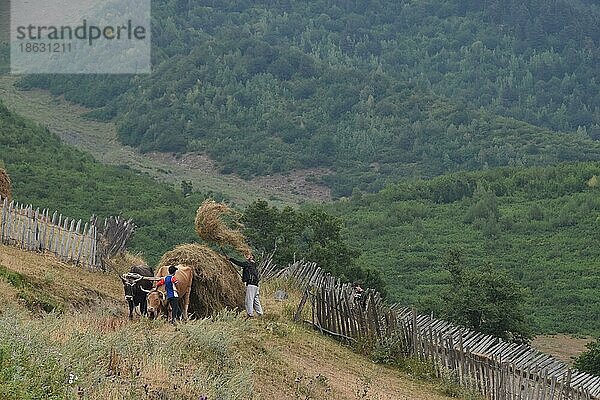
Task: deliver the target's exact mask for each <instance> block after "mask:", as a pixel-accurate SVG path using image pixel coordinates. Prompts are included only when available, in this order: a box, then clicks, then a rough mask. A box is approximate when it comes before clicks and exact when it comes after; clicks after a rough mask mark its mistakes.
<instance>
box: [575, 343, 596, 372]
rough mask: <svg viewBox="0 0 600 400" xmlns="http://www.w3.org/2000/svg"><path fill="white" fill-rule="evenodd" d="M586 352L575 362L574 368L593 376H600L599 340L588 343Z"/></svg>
mask: <svg viewBox="0 0 600 400" xmlns="http://www.w3.org/2000/svg"><path fill="white" fill-rule="evenodd" d="M585 347H587V349H588V350H587V351H586V352H584V353H582V354H581V355H580V356H579V357H577V359H576V360H575V364H574V365H575V368H577V369H578V370H580V371H583V372H588V373H590V374H594V375H600V338H598V339H596V341H595V342H591V343H588V344H587V345H586V346H585Z"/></svg>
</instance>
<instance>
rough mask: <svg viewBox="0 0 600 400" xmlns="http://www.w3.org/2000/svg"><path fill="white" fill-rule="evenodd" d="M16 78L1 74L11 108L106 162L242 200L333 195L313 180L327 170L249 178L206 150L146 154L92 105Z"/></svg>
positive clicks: (0, 91) (2, 95)
mask: <svg viewBox="0 0 600 400" xmlns="http://www.w3.org/2000/svg"><path fill="white" fill-rule="evenodd" d="M16 80H17V78H16V77H14V76H9V75H3V76H0V100H2V102H3V103H4V104H5V105H6V106H7V107H8V108H9V109H10V110H12V111H14V112H16V113H17V114H20V115H22V116H24V117H27V118H29V119H31V120H33V121H35V122H37V123H39V124H40V125H42V126H45V127H48V128H49V129H50V131H51V132H54V133H56V134H57V135H58V136H59V137H60V138H61V139H62V140H63V141H64V142H65V143H68V144H70V145H72V146H74V147H77V148H78V149H80V150H82V151H85V152H87V153H90V154H92V155H93V156H94V158H96V160H98V161H100V162H102V163H104V164H109V165H128V166H130V167H132V168H135V169H137V170H139V171H142V172H146V173H148V174H149V175H150V176H152V177H154V178H155V179H158V180H160V181H164V182H168V183H172V184H174V185H175V187H177V188H178V187H179V185H180V184H181V181H182V180H186V181H191V182H192V184H193V187H194V190H199V191H201V192H208V191H212V192H214V193H223V194H224V195H225V196H227V197H228V198H229V199H231V201H232V202H233V203H234V204H239V205H246V204H248V203H250V202H252V201H253V200H256V199H259V198H260V199H266V200H269V201H271V202H273V203H275V204H300V203H302V202H305V201H318V202H323V201H329V200H330V199H331V193H330V191H329V189H328V188H327V187H325V186H323V185H318V184H315V183H313V182H310V181H309V180H310V179H309V180H307V178H310V177H319V176H323V175H325V174H327V173H328V171H327V170H324V169H314V170H303V171H294V172H291V173H289V174H277V175H271V176H265V177H258V178H255V179H253V180H251V181H246V180H244V179H241V178H239V177H237V176H234V175H223V174H220V173H219V169H218V167H217V166H216V164H215V163H214V162H213V161H212V160H211V159H210V158H209V157H208V156H206V155H204V154H198V153H189V154H184V155H175V154H167V153H146V154H142V153H140V152H139V151H137V150H136V149H134V148H132V147H129V146H124V145H122V144H121V143H120V142H119V141H118V139H117V133H116V127H115V124H114V123H111V122H97V121H89V120H87V119H85V118H84V117H83V114H84V113H86V112H87V111H89V110H88V109H86V108H84V107H80V106H77V105H74V104H71V103H69V102H66V101H64V100H63V99H62V98H56V97H54V96H52V95H50V93H49V92H47V91H42V90H34V91H26V92H24V91H18V90H17V89H16V88H15V87H14V83H15V82H16Z"/></svg>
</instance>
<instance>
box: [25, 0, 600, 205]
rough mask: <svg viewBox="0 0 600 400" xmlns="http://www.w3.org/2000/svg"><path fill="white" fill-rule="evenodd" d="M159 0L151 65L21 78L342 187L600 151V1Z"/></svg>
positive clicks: (148, 129) (155, 138)
mask: <svg viewBox="0 0 600 400" xmlns="http://www.w3.org/2000/svg"><path fill="white" fill-rule="evenodd" d="M154 3H155V4H153V18H154V20H153V32H152V33H153V34H152V38H153V50H154V51H153V63H154V67H153V73H152V74H151V75H149V76H52V75H32V76H28V77H25V78H24V79H23V80H22V82H21V86H22V87H23V88H34V87H42V88H48V89H50V91H52V93H54V94H63V95H64V96H65V97H66V98H67V99H68V100H71V101H76V102H79V103H82V104H85V105H87V106H90V107H98V108H97V109H95V110H94V111H92V112H91V113H90V117H93V118H100V119H113V118H114V119H115V120H116V122H117V123H118V131H119V136H120V138H121V140H122V141H123V142H124V143H126V144H129V145H132V146H136V147H138V148H139V149H141V150H142V151H150V150H162V151H174V152H183V151H202V152H207V153H209V154H210V155H211V157H212V158H214V159H215V160H217V161H218V162H219V164H220V166H221V168H222V170H223V171H224V172H228V173H229V172H236V173H238V174H240V175H242V176H245V177H251V176H253V175H265V174H272V173H277V172H281V171H289V170H291V169H295V168H312V167H316V166H325V167H331V169H332V170H333V171H335V172H334V173H333V174H332V175H331V176H329V177H327V178H326V179H325V182H326V183H327V184H329V185H330V186H331V187H332V188H333V189H334V194H336V195H338V196H349V195H350V194H351V193H352V190H353V189H354V188H359V189H360V190H363V191H377V190H379V189H381V188H382V187H384V186H385V184H386V183H388V182H389V181H391V180H396V177H397V176H434V175H439V174H442V173H446V172H451V171H457V170H474V169H483V168H488V167H494V166H507V165H513V166H519V165H547V164H551V163H555V162H557V161H576V160H598V159H600V144H599V143H598V142H597V140H598V139H599V138H600V114H599V113H598V111H597V110H598V109H599V108H600V95H599V93H598V90H597V82H598V81H599V80H600V75H599V74H600V72H599V69H598V68H597V65H598V64H599V63H600V52H599V51H598V49H599V48H600V46H599V39H598V38H599V37H600V34H599V32H598V26H600V23H599V22H600V8H599V7H598V5H597V4H595V3H593V2H590V1H577V2H573V1H569V2H568V1H564V0H560V1H556V2H542V1H539V0H525V1H514V0H511V1H508V2H507V1H500V0H491V1H486V2H473V1H470V2H460V1H450V0H445V1H437V0H435V1H434V0H422V1H416V2H398V1H395V0H377V1H371V2H368V3H365V2H355V1H349V0H343V1H337V2H335V4H332V3H330V2H326V1H312V2H311V3H310V4H308V5H307V4H306V3H304V2H289V1H275V2H274V1H266V0H258V1H252V2H248V1H246V0H228V1H212V0H211V1H203V2H187V4H184V5H183V6H182V2H181V1H178V0H165V1H160V2H154ZM183 3H185V2H183ZM513 118H514V119H513ZM521 121H523V122H521ZM566 132H568V133H566ZM444 196H452V194H451V193H448V194H444Z"/></svg>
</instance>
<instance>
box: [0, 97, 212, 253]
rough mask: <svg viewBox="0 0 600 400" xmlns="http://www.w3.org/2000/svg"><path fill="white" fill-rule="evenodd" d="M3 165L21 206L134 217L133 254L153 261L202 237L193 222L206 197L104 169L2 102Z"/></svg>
mask: <svg viewBox="0 0 600 400" xmlns="http://www.w3.org/2000/svg"><path fill="white" fill-rule="evenodd" d="M0 163H3V164H4V165H5V166H6V168H7V170H8V172H9V174H10V176H11V180H12V185H13V194H14V197H15V200H17V201H19V202H22V203H26V204H33V205H34V206H35V207H40V208H49V209H50V210H52V211H54V210H58V211H59V212H60V213H62V214H63V215H66V216H68V217H70V218H83V219H84V220H85V219H87V218H89V217H90V216H91V215H92V214H94V213H95V214H96V215H99V216H100V217H106V216H108V215H118V214H122V215H123V216H126V217H127V218H133V219H134V221H135V224H136V225H137V226H138V228H137V229H136V232H135V235H134V238H133V241H132V243H131V249H132V250H133V251H143V252H144V254H145V256H146V257H147V259H148V260H149V261H150V262H153V263H154V262H156V261H158V259H159V258H160V257H161V256H162V254H163V253H164V252H165V251H167V250H169V249H170V248H172V247H173V246H174V245H175V244H179V243H182V242H185V241H191V240H194V239H195V238H196V237H197V236H196V235H195V234H194V232H193V220H194V216H195V210H196V208H197V207H198V204H200V202H201V201H202V200H203V199H204V197H205V196H204V195H203V194H201V193H192V194H191V195H190V196H188V197H186V196H184V195H183V193H181V191H178V190H175V189H173V188H172V187H170V186H167V185H164V184H158V183H157V182H155V181H153V180H152V179H150V178H149V177H147V176H144V175H141V174H139V173H138V172H136V171H134V170H131V169H129V168H128V167H127V166H122V167H108V166H104V165H102V164H99V163H97V162H96V161H94V159H93V158H92V157H91V156H90V155H88V154H85V153H82V152H79V151H77V150H75V149H73V148H71V147H69V146H66V145H64V144H62V143H61V141H60V139H58V137H56V136H55V135H54V134H52V133H50V132H49V131H47V130H45V129H42V128H40V127H39V126H37V125H34V124H33V123H31V122H29V121H27V120H25V119H23V118H21V117H19V116H16V115H15V114H13V113H11V112H9V111H8V110H7V109H6V108H5V107H4V106H3V105H2V104H1V103H0Z"/></svg>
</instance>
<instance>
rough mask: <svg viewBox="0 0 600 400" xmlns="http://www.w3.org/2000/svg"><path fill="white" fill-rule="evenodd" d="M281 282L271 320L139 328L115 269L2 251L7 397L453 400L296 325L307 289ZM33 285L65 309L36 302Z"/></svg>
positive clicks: (225, 318)
mask: <svg viewBox="0 0 600 400" xmlns="http://www.w3.org/2000/svg"><path fill="white" fill-rule="evenodd" d="M277 287H278V286H277V285H276V284H269V285H265V286H264V287H263V290H262V295H263V299H264V300H263V301H264V305H265V309H266V310H267V312H266V315H265V317H264V318H263V319H262V320H260V321H246V320H244V319H243V318H241V317H239V316H238V315H237V314H236V313H233V312H223V313H221V314H219V315H216V316H214V317H212V318H209V319H205V320H201V321H193V322H190V323H187V324H183V325H180V326H179V327H178V328H177V329H174V328H173V327H172V326H170V325H167V324H166V323H165V322H164V321H149V320H139V319H136V320H134V321H128V319H127V317H126V316H125V308H126V305H125V302H124V300H122V285H121V283H120V281H119V280H118V278H117V277H116V275H114V274H105V273H91V272H86V271H82V270H81V269H79V268H76V267H73V266H68V265H64V264H61V263H60V262H57V261H56V260H55V259H53V258H52V257H49V256H48V257H45V256H42V255H38V254H33V253H23V252H21V251H19V250H17V249H15V248H12V247H6V246H1V245H0V289H1V290H0V299H1V300H2V303H3V307H2V311H1V312H0V327H1V329H0V366H1V368H0V371H1V372H0V397H1V398H2V399H6V400H17V399H18V400H25V399H37V398H44V399H76V398H80V397H79V396H80V395H83V396H84V397H85V398H89V399H108V398H111V399H112V398H114V399H117V398H118V399H125V398H138V399H141V398H145V399H146V398H147V399H159V398H160V399H193V400H197V399H198V397H199V396H200V395H201V394H206V395H208V398H209V399H216V398H220V399H231V400H233V399H239V400H248V399H265V400H266V399H273V400H275V399H336V400H337V399H348V400H351V399H364V398H377V399H389V400H392V399H401V398H410V399H415V400H426V399H427V400H442V399H448V397H445V396H443V395H441V394H439V393H440V391H441V390H442V389H443V387H441V386H436V385H435V384H432V383H423V382H419V381H415V380H412V379H411V378H410V377H408V376H407V375H406V374H404V373H401V372H398V371H395V370H392V369H390V368H386V367H383V366H380V365H377V364H374V363H373V362H371V361H370V360H369V359H367V358H365V357H362V356H360V355H357V354H356V353H353V352H352V351H351V349H349V348H347V347H344V346H341V345H339V344H338V343H337V342H335V341H333V340H331V339H329V338H326V337H324V336H322V335H320V334H318V333H317V332H314V331H312V330H310V329H308V328H305V327H304V326H302V325H298V324H295V323H293V322H291V317H292V315H293V311H294V310H295V307H296V306H297V304H298V302H299V297H300V294H299V293H295V292H293V291H291V292H290V295H291V297H290V298H289V299H288V300H286V301H284V302H277V301H275V300H272V295H273V292H274V290H275V289H276V288H277ZM24 288H25V289H24ZM33 288H35V293H36V296H38V297H39V298H41V297H44V298H52V299H55V301H56V305H57V306H58V305H59V304H60V307H59V308H60V309H62V310H63V312H54V313H49V314H47V313H45V312H43V311H40V310H39V309H38V308H37V307H36V306H35V305H34V304H32V303H30V302H24V301H23V298H24V297H27V298H29V297H28V296H29V295H27V296H25V295H23V293H24V292H27V293H29V291H30V289H31V290H33ZM58 299H60V300H58Z"/></svg>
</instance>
